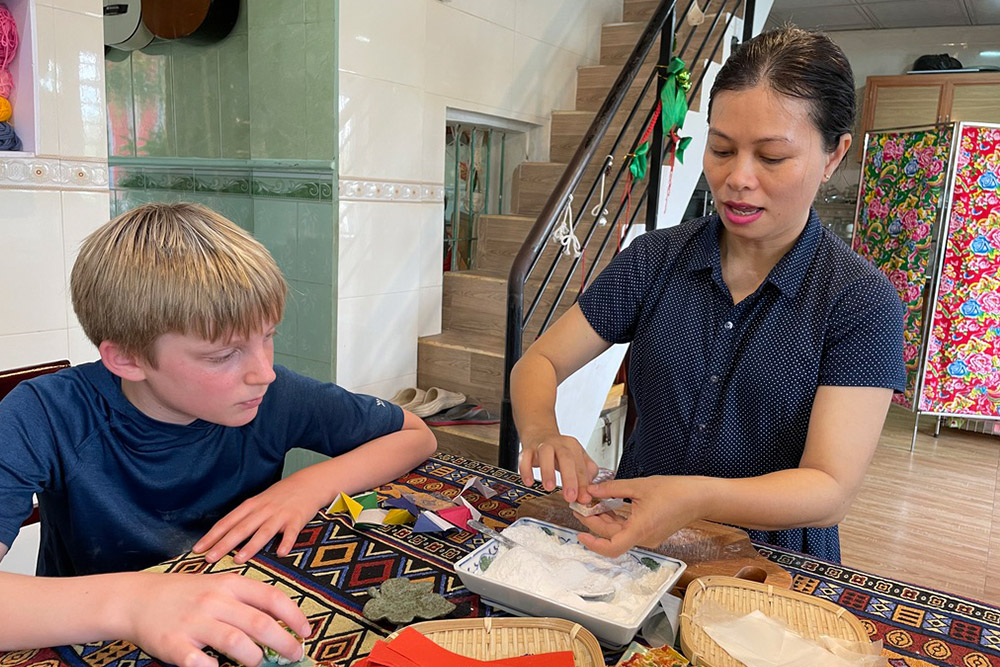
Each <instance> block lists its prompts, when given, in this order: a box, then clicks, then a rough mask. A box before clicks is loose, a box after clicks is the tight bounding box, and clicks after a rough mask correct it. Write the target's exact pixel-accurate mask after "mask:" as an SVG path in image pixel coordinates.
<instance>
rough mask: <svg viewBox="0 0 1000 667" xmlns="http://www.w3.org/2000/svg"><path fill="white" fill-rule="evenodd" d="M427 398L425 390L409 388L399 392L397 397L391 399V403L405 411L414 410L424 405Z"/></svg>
mask: <svg viewBox="0 0 1000 667" xmlns="http://www.w3.org/2000/svg"><path fill="white" fill-rule="evenodd" d="M426 396H427V392H426V391H424V390H423V389H417V388H416V387H407V388H406V389H400V390H399V391H397V392H396V395H395V396H393V397H392V398H390V399H389V402H390V403H393V404H395V405H398V406H399V407H401V408H403V409H404V410H412V409H413V408H415V407H417V406H418V405H420V404H421V403H423V402H424V400H425V397H426Z"/></svg>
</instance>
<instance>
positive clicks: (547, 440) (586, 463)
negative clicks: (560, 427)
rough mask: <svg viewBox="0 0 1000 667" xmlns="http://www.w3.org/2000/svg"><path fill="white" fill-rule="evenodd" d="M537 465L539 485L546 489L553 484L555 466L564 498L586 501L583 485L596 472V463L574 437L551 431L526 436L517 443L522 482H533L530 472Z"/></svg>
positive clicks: (553, 485) (591, 478)
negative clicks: (539, 434)
mask: <svg viewBox="0 0 1000 667" xmlns="http://www.w3.org/2000/svg"><path fill="white" fill-rule="evenodd" d="M534 468H539V469H540V471H541V474H542V487H543V488H544V489H545V490H546V491H552V490H553V489H555V488H556V470H558V471H559V474H560V475H561V476H562V492H563V498H565V499H566V502H570V503H571V502H573V501H576V502H580V503H587V502H590V494H589V493H588V492H587V486H588V485H590V482H591V481H592V480H593V479H594V476H595V475H597V468H598V466H597V464H596V463H594V460H593V459H592V458H590V456H588V455H587V452H586V451H584V449H583V447H582V446H581V445H580V442H579V441H578V440H577V439H576V438H572V437H570V436H568V435H561V434H559V433H552V434H549V435H545V436H543V437H538V438H527V439H526V440H525V441H524V442H522V444H521V459H520V463H519V464H518V470H519V471H520V473H521V481H523V482H524V483H525V485H526V486H531V485H532V484H534V483H535V477H534V474H533V472H532V470H533V469H534Z"/></svg>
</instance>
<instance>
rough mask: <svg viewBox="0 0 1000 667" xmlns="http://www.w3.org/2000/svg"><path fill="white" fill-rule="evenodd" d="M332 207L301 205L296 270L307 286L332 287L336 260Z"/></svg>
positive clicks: (331, 205) (324, 204)
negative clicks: (314, 284)
mask: <svg viewBox="0 0 1000 667" xmlns="http://www.w3.org/2000/svg"><path fill="white" fill-rule="evenodd" d="M334 215H335V213H334V209H333V204H327V203H315V204H313V203H300V204H298V234H297V241H298V247H297V254H296V262H295V264H296V267H297V272H298V275H299V277H300V278H301V279H302V280H306V281H308V282H313V283H320V284H324V285H332V284H333V282H334V276H333V264H334V262H333V258H334V257H336V256H337V245H336V239H337V235H336V234H334V232H333V229H334Z"/></svg>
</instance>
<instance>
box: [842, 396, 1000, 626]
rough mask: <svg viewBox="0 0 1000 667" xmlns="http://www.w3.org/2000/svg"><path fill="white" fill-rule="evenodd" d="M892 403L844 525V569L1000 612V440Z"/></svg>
mask: <svg viewBox="0 0 1000 667" xmlns="http://www.w3.org/2000/svg"><path fill="white" fill-rule="evenodd" d="M935 422H936V419H935V418H930V417H924V418H922V419H921V420H920V428H919V433H918V435H917V443H916V450H915V451H914V452H913V453H912V454H911V453H910V438H911V436H912V433H913V414H912V413H911V412H908V411H905V410H903V409H900V408H897V407H896V406H893V407H892V409H891V410H890V412H889V416H888V418H887V420H886V425H885V428H884V429H883V431H882V438H881V440H880V442H879V447H878V451H877V452H876V454H875V458H874V460H873V462H872V466H871V468H870V469H869V471H868V476H867V478H866V480H865V485H864V487H863V488H862V490H861V492H860V493H859V495H858V497H857V499H856V500H855V501H854V505H853V506H852V507H851V510H850V512H849V513H848V515H847V518H846V519H845V520H844V522H843V523H842V524H841V526H840V531H841V533H840V534H841V549H842V558H843V563H844V565H847V566H851V567H856V568H858V569H861V570H865V571H867V572H871V573H874V574H880V575H883V576H887V577H891V578H893V579H899V580H902V581H905V582H909V583H913V584H917V585H920V586H925V587H928V588H936V589H939V590H942V591H946V592H949V593H957V594H959V595H964V596H966V597H970V598H974V599H977V600H982V601H984V602H989V603H991V604H995V605H998V606H1000V483H998V482H1000V437H996V436H991V435H982V434H977V433H971V432H967V431H963V430H959V429H951V428H947V427H946V426H942V428H941V434H940V436H938V437H937V438H935V437H933V436H934V426H935Z"/></svg>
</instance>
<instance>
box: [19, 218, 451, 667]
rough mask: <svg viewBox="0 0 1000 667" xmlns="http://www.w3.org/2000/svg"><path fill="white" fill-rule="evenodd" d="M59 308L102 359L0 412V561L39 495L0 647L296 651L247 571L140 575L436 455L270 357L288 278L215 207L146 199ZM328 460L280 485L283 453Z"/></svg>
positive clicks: (389, 413) (246, 656)
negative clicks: (33, 535) (29, 567)
mask: <svg viewBox="0 0 1000 667" xmlns="http://www.w3.org/2000/svg"><path fill="white" fill-rule="evenodd" d="M70 287H71V291H72V297H73V308H74V310H75V311H76V314H77V316H78V318H79V320H80V323H81V325H82V326H83V329H84V331H85V332H86V334H87V336H88V337H89V338H90V340H91V341H93V343H94V344H95V345H96V346H97V347H98V350H99V351H100V356H101V361H100V362H94V363H90V364H83V365H80V366H76V367H74V368H71V369H67V370H65V371H62V372H60V373H56V374H53V375H49V376H45V377H41V378H36V379H34V380H30V381H28V382H24V383H21V384H20V385H18V387H16V388H15V389H14V390H13V391H12V392H11V393H10V394H9V395H8V396H7V398H6V399H4V401H3V403H2V404H0V558H2V557H3V555H4V554H5V553H6V552H7V549H8V547H9V546H10V544H11V543H12V542H13V539H14V537H16V535H17V532H18V529H19V527H20V525H21V522H22V521H23V520H24V519H25V518H26V517H27V515H28V513H29V512H30V509H31V498H32V494H38V497H39V506H40V511H41V516H42V537H41V547H40V552H39V558H38V572H37V573H38V575H39V576H38V577H24V576H18V575H12V574H0V618H2V619H4V620H3V623H0V650H9V649H21V648H34V647H42V646H52V645H61V644H70V643H81V642H87V641H95V640H101V639H118V638H121V639H128V640H130V641H132V642H134V643H136V644H138V645H139V646H141V647H142V648H143V649H145V650H146V651H147V652H148V653H150V654H152V655H154V656H156V657H158V658H160V659H161V660H164V661H166V662H171V663H175V664H177V665H181V666H182V667H213V666H214V665H216V661H215V660H214V659H212V658H211V657H209V656H208V655H207V654H206V653H204V652H203V651H202V650H201V649H202V648H203V647H205V646H211V647H213V648H215V649H217V650H219V651H221V652H222V653H224V654H226V655H228V656H229V657H231V658H233V659H234V660H237V661H239V662H240V663H243V664H245V665H256V664H258V663H259V662H260V661H261V659H262V653H261V650H260V648H259V647H258V644H261V645H266V646H271V647H273V648H275V649H276V650H278V652H279V653H281V654H282V655H284V656H285V657H287V658H289V659H292V660H297V659H299V658H301V646H300V645H299V644H298V642H297V641H296V640H295V639H294V638H293V637H292V636H291V635H290V634H288V633H287V632H285V631H284V630H283V629H282V628H281V626H280V625H279V624H278V622H277V621H278V620H280V621H283V622H285V623H286V624H287V625H288V627H289V628H291V629H293V630H295V631H296V632H298V633H299V634H300V635H303V636H305V635H306V634H308V633H309V625H308V622H307V621H306V618H305V616H304V615H303V614H302V612H301V611H300V610H299V609H298V608H297V607H296V606H295V604H294V603H293V602H292V601H291V600H290V599H288V598H287V597H286V596H285V595H283V594H281V593H280V592H278V591H277V590H276V589H274V588H273V587H271V586H267V585H265V584H262V583H260V582H255V581H252V580H250V579H248V578H244V577H240V576H235V575H232V576H230V575H224V576H210V577H209V576H197V575H195V576H191V575H178V574H154V573H149V572H137V571H136V570H139V569H141V568H145V567H148V566H151V565H154V564H156V563H158V562H160V561H163V560H165V559H167V558H169V557H171V556H173V555H176V554H178V553H183V552H184V551H186V550H189V549H192V550H194V551H195V552H196V553H204V554H205V558H206V560H208V561H210V562H214V561H216V560H218V559H219V558H221V557H223V556H224V555H225V554H227V553H228V552H229V551H231V550H232V549H234V548H236V547H237V546H239V545H240V544H243V546H242V547H241V548H240V549H239V551H238V552H237V554H236V555H235V560H236V561H237V562H245V561H246V560H247V559H248V558H250V557H251V556H253V555H254V554H255V553H256V552H257V551H258V550H260V549H261V548H262V547H263V546H264V545H265V544H266V543H267V542H268V541H269V540H270V539H271V538H272V537H274V536H275V535H277V534H278V533H281V534H282V538H281V542H280V544H279V546H278V549H277V551H278V554H279V555H287V554H288V552H289V551H290V549H291V548H292V546H293V544H294V542H295V539H296V537H297V536H298V534H299V531H300V530H301V529H302V527H303V526H304V525H305V524H306V523H307V522H308V521H309V520H310V519H312V517H313V516H314V515H315V513H316V511H317V510H318V509H320V508H322V507H324V506H326V505H327V504H328V503H330V502H331V501H332V500H333V498H334V497H335V496H336V495H337V494H338V493H340V492H341V491H343V492H345V493H356V492H358V491H362V490H365V489H370V488H372V487H374V486H377V485H379V484H382V483H384V482H387V481H389V480H391V479H394V478H396V477H398V476H399V475H400V474H402V473H404V472H406V471H407V470H410V469H412V468H413V467H414V466H416V465H417V464H419V463H420V462H421V461H423V460H424V459H426V458H427V457H428V456H430V455H431V454H432V453H433V452H434V449H435V447H436V443H435V441H434V436H433V435H432V434H431V433H430V430H429V429H428V428H427V427H426V426H425V425H424V423H423V422H422V421H421V420H420V419H419V418H417V417H415V416H414V415H412V414H410V413H407V412H404V411H402V410H401V409H400V408H398V407H396V406H394V405H392V404H390V403H388V402H387V401H382V400H379V399H376V398H372V397H370V396H362V395H355V394H352V393H350V392H347V391H345V390H343V389H341V388H340V387H338V386H336V385H334V384H330V383H321V382H317V381H315V380H311V379H309V378H306V377H303V376H300V375H297V374H296V373H293V372H291V371H289V370H287V369H284V368H282V367H280V366H274V364H273V361H274V341H273V338H274V335H275V327H276V326H277V324H278V322H279V321H280V320H281V317H282V314H283V311H284V305H285V293H286V289H287V288H286V284H285V281H284V278H283V277H282V276H281V273H280V271H279V270H278V267H277V265H276V264H275V262H274V259H273V258H272V257H271V255H270V254H268V252H267V250H265V249H264V247H263V246H261V245H260V244H259V243H258V242H257V241H255V240H254V239H253V238H252V237H251V236H250V235H249V234H247V233H246V232H244V231H242V230H241V229H240V228H239V227H237V226H236V225H234V224H233V223H231V222H229V221H228V220H226V219H225V218H223V217H221V216H219V215H217V214H215V213H213V212H212V211H210V210H208V209H206V208H203V207H201V206H197V205H193V204H150V205H147V206H142V207H140V208H137V209H134V210H132V211H129V212H128V213H125V214H123V215H120V216H118V217H117V218H115V219H114V220H112V221H110V222H109V223H107V224H105V225H104V226H103V227H101V228H100V229H98V230H97V231H95V232H94V233H93V234H91V235H90V236H89V237H88V238H87V239H86V240H85V241H84V243H83V246H82V247H81V250H80V254H79V257H78V258H77V260H76V263H75V264H74V266H73V272H72V276H71V280H70ZM292 447H303V448H305V449H310V450H314V451H317V452H321V453H324V454H328V455H330V456H332V457H333V458H331V459H330V460H329V461H325V462H323V463H318V464H316V465H313V466H310V467H308V468H305V469H303V470H300V471H299V472H296V473H295V474H293V475H291V476H289V477H287V478H285V479H280V474H281V468H282V462H283V459H284V455H285V453H286V452H287V451H288V450H289V449H291V448H292Z"/></svg>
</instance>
